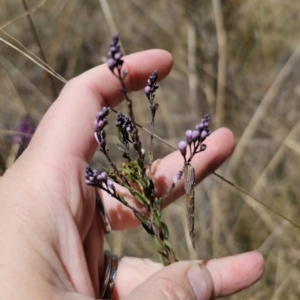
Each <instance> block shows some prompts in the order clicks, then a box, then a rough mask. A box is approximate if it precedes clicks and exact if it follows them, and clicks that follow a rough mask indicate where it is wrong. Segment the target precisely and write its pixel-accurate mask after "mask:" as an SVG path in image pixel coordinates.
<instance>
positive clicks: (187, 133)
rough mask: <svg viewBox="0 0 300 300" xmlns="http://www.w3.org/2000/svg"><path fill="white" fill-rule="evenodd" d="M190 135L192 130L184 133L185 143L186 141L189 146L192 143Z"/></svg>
mask: <svg viewBox="0 0 300 300" xmlns="http://www.w3.org/2000/svg"><path fill="white" fill-rule="evenodd" d="M192 134H193V132H192V130H190V129H189V130H187V131H186V132H185V138H186V141H187V143H188V144H189V145H190V144H191V143H192V141H193V139H192Z"/></svg>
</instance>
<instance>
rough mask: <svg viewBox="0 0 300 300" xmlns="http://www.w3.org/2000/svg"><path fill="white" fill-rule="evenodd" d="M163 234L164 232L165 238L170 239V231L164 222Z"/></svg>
mask: <svg viewBox="0 0 300 300" xmlns="http://www.w3.org/2000/svg"><path fill="white" fill-rule="evenodd" d="M162 232H163V235H164V238H165V239H168V238H169V229H168V227H167V224H166V223H164V222H162Z"/></svg>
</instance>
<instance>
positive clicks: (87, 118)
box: [31, 50, 173, 161]
mask: <svg viewBox="0 0 300 300" xmlns="http://www.w3.org/2000/svg"><path fill="white" fill-rule="evenodd" d="M124 61H125V63H124V67H123V68H124V70H126V71H127V72H128V75H127V76H126V80H125V84H126V87H127V90H128V92H131V91H136V90H140V89H142V88H143V87H144V86H145V85H146V83H147V79H148V77H149V76H150V75H151V73H152V72H153V71H154V69H157V70H158V72H159V80H161V79H163V78H164V77H165V76H166V75H167V74H168V73H169V72H170V70H171V68H172V64H173V60H172V56H171V55H170V54H169V53H168V52H166V51H164V50H148V51H143V52H139V53H135V54H132V55H128V56H125V57H124ZM122 99H123V97H122V92H121V88H120V83H119V81H118V79H117V78H116V77H115V76H113V75H112V73H111V71H110V70H109V68H108V67H107V65H106V64H105V65H101V66H98V67H95V68H93V69H91V70H89V71H87V72H85V73H83V74H81V75H80V76H78V77H76V78H74V79H72V80H70V81H69V82H68V83H67V84H66V86H65V87H64V89H63V90H62V92H61V94H60V96H59V98H58V99H57V101H56V102H55V103H54V104H53V105H52V106H51V108H50V109H49V110H48V112H47V113H46V115H45V117H44V118H43V119H42V121H41V123H40V125H39V127H38V129H37V131H36V133H35V135H34V137H33V139H32V142H31V147H36V146H38V147H42V148H43V149H44V150H45V155H52V156H54V157H51V159H55V161H59V160H61V159H63V158H64V155H68V156H70V155H72V156H75V157H79V158H82V159H84V160H85V161H90V160H91V158H92V156H93V154H94V151H95V148H96V143H95V141H94V137H93V130H94V128H93V121H94V119H95V115H96V113H97V112H98V111H99V110H100V109H101V107H103V106H110V107H114V106H116V105H117V104H119V103H120V102H121V100H122ZM54 145H55V148H56V149H53V146H54ZM49 149H53V150H54V151H49ZM44 158H45V156H44Z"/></svg>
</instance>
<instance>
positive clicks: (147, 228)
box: [142, 223, 154, 235]
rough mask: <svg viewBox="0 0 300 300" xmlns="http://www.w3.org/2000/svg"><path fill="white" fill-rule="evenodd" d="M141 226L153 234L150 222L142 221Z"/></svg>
mask: <svg viewBox="0 0 300 300" xmlns="http://www.w3.org/2000/svg"><path fill="white" fill-rule="evenodd" d="M142 226H143V227H144V228H145V230H146V231H147V232H148V233H149V234H151V235H154V232H153V230H152V228H150V226H151V225H150V223H148V224H145V223H142Z"/></svg>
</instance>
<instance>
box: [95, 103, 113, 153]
mask: <svg viewBox="0 0 300 300" xmlns="http://www.w3.org/2000/svg"><path fill="white" fill-rule="evenodd" d="M109 112H110V108H109V107H106V106H103V107H102V109H101V110H100V111H99V112H98V113H97V114H96V120H95V121H94V129H95V133H94V136H95V139H96V141H97V143H98V145H99V146H100V147H99V149H100V150H101V151H102V152H103V153H106V152H107V150H106V148H105V147H106V132H105V130H104V127H105V126H106V125H107V124H108V121H107V119H106V117H107V116H108V114H109Z"/></svg>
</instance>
